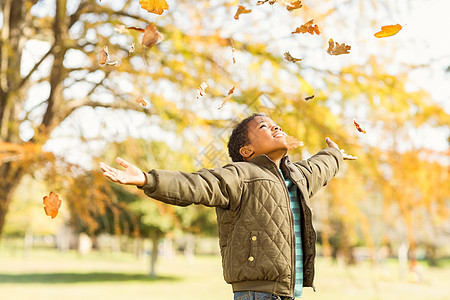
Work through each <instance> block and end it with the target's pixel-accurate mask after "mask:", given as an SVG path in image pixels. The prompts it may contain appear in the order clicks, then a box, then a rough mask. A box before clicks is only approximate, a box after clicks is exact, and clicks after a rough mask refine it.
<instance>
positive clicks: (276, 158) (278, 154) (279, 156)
mask: <svg viewBox="0 0 450 300" xmlns="http://www.w3.org/2000/svg"><path fill="white" fill-rule="evenodd" d="M261 154H266V155H267V156H268V157H269V158H270V159H271V160H272V161H273V162H274V163H275V164H276V165H277V168H278V169H279V168H280V163H281V159H282V158H283V157H285V156H286V154H287V151H276V152H272V153H261ZM261 154H256V153H254V154H253V155H252V156H250V157H249V158H248V160H247V161H250V160H251V159H252V158H254V157H255V156H258V155H261Z"/></svg>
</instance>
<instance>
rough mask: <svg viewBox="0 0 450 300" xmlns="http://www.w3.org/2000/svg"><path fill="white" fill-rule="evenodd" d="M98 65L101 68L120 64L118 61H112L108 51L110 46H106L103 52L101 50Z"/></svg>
mask: <svg viewBox="0 0 450 300" xmlns="http://www.w3.org/2000/svg"><path fill="white" fill-rule="evenodd" d="M98 63H99V65H100V66H105V65H107V66H115V65H117V64H118V63H119V62H118V61H117V60H116V61H111V60H110V58H109V51H108V46H104V47H103V49H102V50H100V53H99V55H98Z"/></svg>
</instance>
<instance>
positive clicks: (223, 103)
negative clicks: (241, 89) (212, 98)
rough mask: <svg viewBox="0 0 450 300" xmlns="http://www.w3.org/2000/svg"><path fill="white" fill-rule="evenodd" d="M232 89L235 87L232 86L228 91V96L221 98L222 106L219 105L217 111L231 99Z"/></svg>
mask: <svg viewBox="0 0 450 300" xmlns="http://www.w3.org/2000/svg"><path fill="white" fill-rule="evenodd" d="M234 88H235V86H234V85H233V87H232V88H231V89H230V90H229V91H228V95H227V96H226V97H225V98H223V100H222V104H221V105H220V107H219V109H221V108H222V107H223V106H224V105H225V103H227V102H228V100H230V99H231V95H232V94H233V93H234Z"/></svg>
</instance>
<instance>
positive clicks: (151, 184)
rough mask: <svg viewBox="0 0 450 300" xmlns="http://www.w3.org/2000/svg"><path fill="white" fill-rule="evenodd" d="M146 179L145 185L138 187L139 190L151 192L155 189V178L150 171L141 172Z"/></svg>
mask: <svg viewBox="0 0 450 300" xmlns="http://www.w3.org/2000/svg"><path fill="white" fill-rule="evenodd" d="M143 173H144V175H145V178H146V181H145V184H144V185H143V186H138V187H137V188H138V189H140V190H150V191H153V190H155V188H156V176H155V174H153V172H152V171H149V172H147V173H146V172H143Z"/></svg>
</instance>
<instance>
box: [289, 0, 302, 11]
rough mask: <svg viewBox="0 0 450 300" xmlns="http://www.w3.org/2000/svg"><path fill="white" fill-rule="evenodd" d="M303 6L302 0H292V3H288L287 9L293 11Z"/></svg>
mask: <svg viewBox="0 0 450 300" xmlns="http://www.w3.org/2000/svg"><path fill="white" fill-rule="evenodd" d="M302 6H303V5H302V1H300V0H297V1H292V2H291V3H290V4H288V5H287V6H286V9H287V10H288V11H293V10H295V9H298V8H301V7H302Z"/></svg>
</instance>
